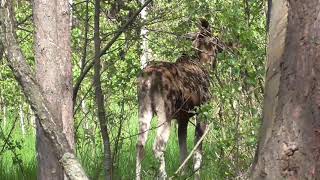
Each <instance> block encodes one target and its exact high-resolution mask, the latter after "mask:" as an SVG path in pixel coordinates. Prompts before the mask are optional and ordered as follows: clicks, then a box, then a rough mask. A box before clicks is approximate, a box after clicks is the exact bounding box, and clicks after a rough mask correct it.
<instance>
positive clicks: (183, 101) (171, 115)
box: [136, 20, 222, 179]
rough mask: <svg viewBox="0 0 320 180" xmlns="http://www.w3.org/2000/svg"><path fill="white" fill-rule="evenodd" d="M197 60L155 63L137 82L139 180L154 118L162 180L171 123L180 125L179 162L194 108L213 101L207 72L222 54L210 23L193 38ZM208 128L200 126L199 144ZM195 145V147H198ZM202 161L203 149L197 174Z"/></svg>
mask: <svg viewBox="0 0 320 180" xmlns="http://www.w3.org/2000/svg"><path fill="white" fill-rule="evenodd" d="M193 39H194V42H193V46H194V48H195V49H196V53H197V57H190V56H188V55H182V56H181V57H180V58H179V59H178V60H177V62H175V63H170V62H152V63H150V64H149V65H148V66H146V67H145V68H144V69H143V72H142V73H141V75H140V76H139V78H138V96H139V132H140V135H139V138H138V143H137V164H136V173H137V174H136V179H140V178H141V176H140V174H141V161H142V159H143V156H144V146H145V143H146V140H147V136H148V131H149V129H150V122H151V119H152V117H153V115H157V116H158V128H157V137H156V142H155V144H154V153H155V156H156V158H157V159H158V160H159V162H160V168H159V176H158V177H159V179H165V178H166V176H167V175H166V171H165V159H164V151H165V147H166V144H167V141H168V138H169V133H170V125H171V120H172V119H176V120H177V121H178V124H179V127H178V136H179V146H180V161H181V162H182V161H183V160H184V159H185V158H186V156H187V144H186V137H187V124H188V120H189V118H190V117H192V116H193V115H194V113H192V112H191V110H193V109H194V107H195V106H200V105H201V104H203V103H205V102H207V101H208V100H209V99H210V97H211V96H210V92H209V87H210V78H209V73H208V68H209V67H210V66H212V67H214V66H215V63H216V55H217V53H218V52H219V51H221V50H222V49H221V47H219V45H218V41H217V39H216V38H212V37H211V31H210V27H209V24H208V22H207V21H204V20H203V21H201V25H200V32H199V33H197V34H196V36H195V37H194V38H193ZM205 127H206V125H205V124H204V123H200V122H199V123H197V126H196V140H195V141H196V142H197V141H198V140H199V138H200V137H201V136H202V134H203V132H204V129H205ZM196 142H195V143H196ZM201 159H202V152H201V146H200V147H199V149H198V150H197V152H196V153H195V165H194V168H195V169H196V170H197V169H198V168H199V167H200V164H201Z"/></svg>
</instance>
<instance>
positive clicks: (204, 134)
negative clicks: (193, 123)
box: [169, 122, 212, 179]
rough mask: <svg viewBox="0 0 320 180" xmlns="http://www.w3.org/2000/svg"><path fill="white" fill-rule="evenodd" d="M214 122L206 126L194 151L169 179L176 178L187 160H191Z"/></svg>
mask: <svg viewBox="0 0 320 180" xmlns="http://www.w3.org/2000/svg"><path fill="white" fill-rule="evenodd" d="M211 124H212V122H211V123H210V124H209V125H208V127H207V128H206V131H205V132H204V133H203V135H202V136H201V138H200V139H199V141H198V142H197V144H196V145H195V146H194V148H193V149H192V151H191V152H190V154H189V155H188V157H187V158H186V159H185V160H184V161H183V163H182V164H181V165H180V166H179V168H178V169H177V170H176V172H175V173H174V176H172V177H170V178H169V179H172V178H174V177H175V176H176V175H177V174H178V173H179V172H180V171H181V169H182V168H183V167H184V166H185V165H186V164H187V162H188V161H189V159H190V158H191V156H192V155H193V153H194V152H195V151H196V149H197V148H198V147H199V145H200V143H201V142H202V141H203V139H204V138H205V137H206V135H207V134H208V132H209V130H210V127H211Z"/></svg>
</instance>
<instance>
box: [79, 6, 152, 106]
mask: <svg viewBox="0 0 320 180" xmlns="http://www.w3.org/2000/svg"><path fill="white" fill-rule="evenodd" d="M151 1H152V0H147V1H146V2H145V3H144V4H143V5H142V6H141V7H140V8H139V9H138V10H137V12H135V13H134V14H133V15H132V16H131V17H130V19H129V20H128V21H127V22H126V23H125V24H124V25H123V26H122V27H120V28H119V30H118V31H117V32H116V33H115V35H114V36H113V38H112V39H111V40H110V41H109V42H108V44H107V45H106V46H105V47H104V48H103V49H102V50H101V51H100V55H99V56H100V57H102V56H103V55H105V54H106V52H107V51H108V50H109V49H110V48H111V46H112V45H113V43H114V42H116V40H117V39H118V38H119V36H120V35H121V34H122V33H123V32H125V31H126V30H127V28H128V27H129V26H130V25H131V24H132V23H133V22H134V20H135V19H136V18H137V17H138V15H139V14H140V12H141V11H142V9H143V8H145V7H146V6H147V5H148V4H149V3H151ZM94 63H95V61H94V60H92V61H91V62H90V63H89V64H88V65H87V66H86V68H84V70H83V72H82V74H80V76H79V78H78V79H77V81H76V83H75V85H74V88H73V102H75V101H76V98H77V94H78V91H79V88H80V84H81V82H82V81H83V79H84V78H85V77H86V75H87V74H88V72H89V71H90V69H91V68H92V67H93V65H94ZM74 104H75V103H74Z"/></svg>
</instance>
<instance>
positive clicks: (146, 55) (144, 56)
mask: <svg viewBox="0 0 320 180" xmlns="http://www.w3.org/2000/svg"><path fill="white" fill-rule="evenodd" d="M139 1H140V3H141V4H144V3H145V0H139ZM147 16H148V10H147V7H146V8H144V9H142V11H141V20H142V23H145V21H146V20H147ZM140 36H141V39H142V44H141V50H142V53H141V57H140V63H141V68H142V69H143V68H144V67H145V66H146V65H147V63H148V62H149V61H150V56H151V54H150V52H149V45H148V29H147V28H146V26H145V25H143V26H142V27H141V32H140Z"/></svg>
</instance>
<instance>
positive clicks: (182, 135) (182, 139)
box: [178, 119, 188, 175]
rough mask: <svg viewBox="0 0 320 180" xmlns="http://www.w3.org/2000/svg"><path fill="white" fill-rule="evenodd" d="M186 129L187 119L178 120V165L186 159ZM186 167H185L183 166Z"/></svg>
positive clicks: (183, 170) (183, 171)
mask: <svg viewBox="0 0 320 180" xmlns="http://www.w3.org/2000/svg"><path fill="white" fill-rule="evenodd" d="M187 128H188V119H179V120H178V138H179V148H180V164H182V163H183V161H184V160H185V159H186V158H187V155H188V151H187ZM185 166H186V165H185ZM185 169H186V168H185V167H184V168H183V169H182V175H183V174H184V173H185Z"/></svg>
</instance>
